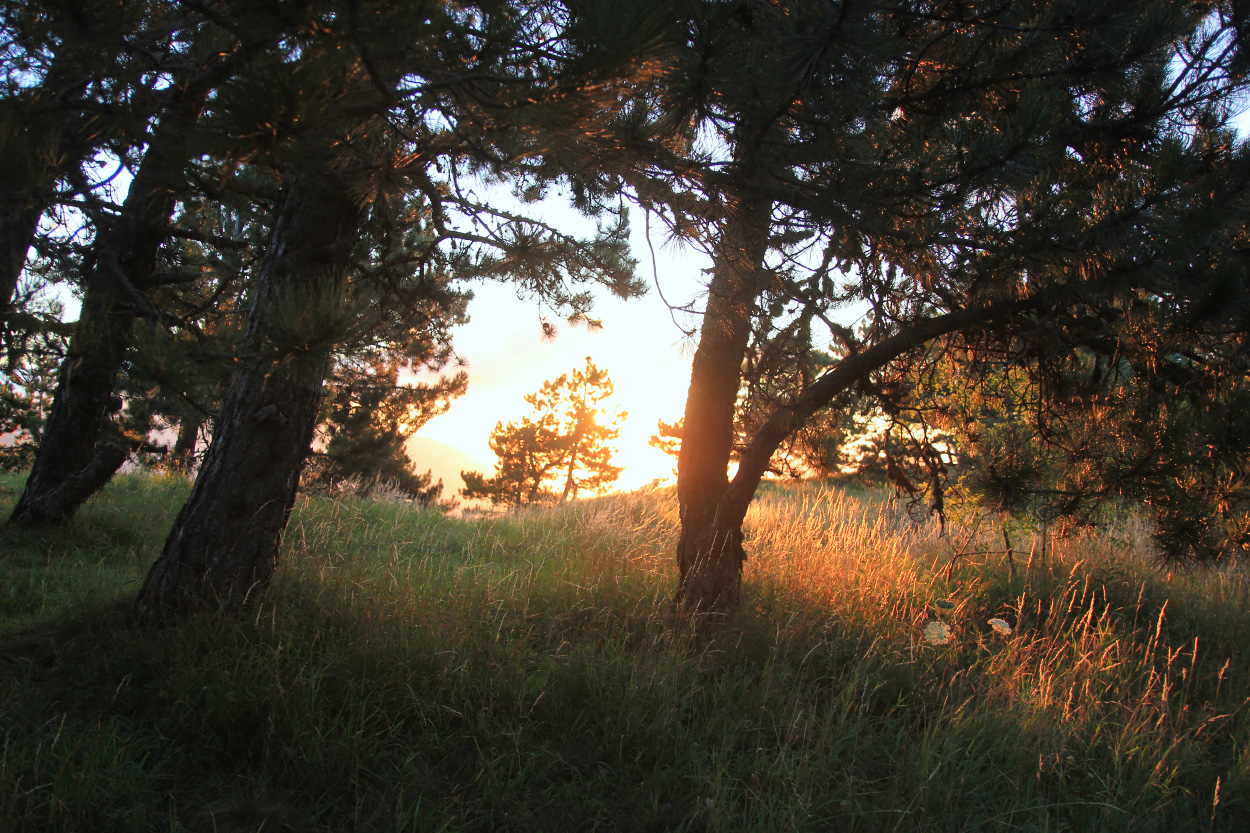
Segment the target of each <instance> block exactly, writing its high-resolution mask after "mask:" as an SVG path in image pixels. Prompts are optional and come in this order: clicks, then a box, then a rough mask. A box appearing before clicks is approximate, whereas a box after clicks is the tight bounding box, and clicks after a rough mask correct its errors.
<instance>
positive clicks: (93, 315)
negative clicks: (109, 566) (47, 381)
mask: <svg viewBox="0 0 1250 833" xmlns="http://www.w3.org/2000/svg"><path fill="white" fill-rule="evenodd" d="M206 94H207V90H201V91H200V92H199V93H198V94H197V95H190V96H185V97H183V98H182V99H180V100H179V102H178V103H177V105H176V106H175V108H174V109H173V110H171V111H170V112H168V113H167V114H166V116H165V117H164V118H162V119H161V122H160V125H159V126H158V128H157V130H156V134H155V136H154V137H153V139H152V143H151V146H150V147H149V148H148V151H147V153H146V154H145V155H144V157H143V163H142V165H141V166H140V168H139V172H138V173H137V174H136V175H135V178H134V181H133V182H131V185H130V190H129V192H128V193H127V196H126V201H125V203H124V204H123V206H122V211H121V214H120V216H119V217H118V218H117V220H116V221H114V222H113V223H112V224H110V225H108V226H105V227H102V228H99V229H97V231H96V240H95V243H94V244H93V246H92V261H93V266H92V269H91V272H90V273H89V274H88V275H86V276H85V280H84V285H85V286H84V295H83V303H82V309H81V311H80V312H79V317H78V323H77V324H76V325H75V327H74V335H73V337H72V338H71V339H70V343H69V350H68V351H67V353H66V355H65V358H64V359H63V360H62V362H61V367H60V369H59V371H58V374H57V387H56V394H55V397H54V399H53V402H52V408H51V410H50V412H49V414H48V421H47V424H46V425H45V427H44V432H43V437H42V439H41V441H40V443H39V450H38V452H37V454H36V456H35V463H34V466H33V467H32V469H31V473H30V476H29V477H28V478H27V480H26V487H25V489H24V490H23V492H22V496H21V498H20V499H19V500H18V502H17V506H15V507H14V509H13V514H12V515H11V516H10V518H9V523H13V524H17V525H20V526H42V525H49V524H59V523H65V522H66V521H68V520H69V519H70V518H71V517H73V515H74V513H75V512H77V511H78V507H79V506H81V505H82V503H83V501H85V500H86V499H87V498H88V497H90V496H91V494H93V493H94V492H95V491H96V490H98V489H99V488H100V487H101V486H103V485H104V484H105V483H107V482H108V480H109V478H110V477H112V476H113V474H114V472H116V471H117V469H118V468H119V467H120V466H121V464H122V463H123V462H124V461H125V459H126V456H127V452H126V451H125V450H124V449H122V448H120V447H118V446H116V445H112V444H108V443H106V444H103V445H101V446H100V447H99V448H97V443H98V441H99V439H100V435H101V433H102V432H103V430H104V426H105V424H106V423H107V421H108V418H109V415H110V414H112V413H114V412H116V411H117V410H118V409H119V408H120V407H121V403H120V401H119V400H118V399H117V398H116V396H115V394H114V385H115V383H116V380H117V374H118V372H119V371H120V369H121V365H122V360H123V358H124V357H125V354H126V350H127V349H129V347H130V344H131V340H132V334H131V328H132V325H133V324H134V320H135V318H136V317H137V316H138V315H140V314H142V313H143V312H144V309H143V307H144V304H145V301H144V299H143V295H142V292H143V290H144V289H145V288H147V287H148V286H149V284H150V283H151V281H152V278H153V275H154V273H155V270H156V262H157V252H158V251H159V249H160V246H161V243H162V242H163V241H164V239H165V230H166V226H167V224H168V222H169V218H170V215H171V214H172V212H173V208H174V202H175V195H176V189H177V187H178V186H179V184H180V182H181V179H182V176H181V174H182V169H183V166H184V165H185V163H186V160H187V155H188V152H189V143H188V138H189V135H188V134H189V133H190V127H191V126H192V125H193V124H194V123H195V121H196V120H197V119H198V118H199V115H200V112H201V111H202V109H203V106H204V100H205V96H206Z"/></svg>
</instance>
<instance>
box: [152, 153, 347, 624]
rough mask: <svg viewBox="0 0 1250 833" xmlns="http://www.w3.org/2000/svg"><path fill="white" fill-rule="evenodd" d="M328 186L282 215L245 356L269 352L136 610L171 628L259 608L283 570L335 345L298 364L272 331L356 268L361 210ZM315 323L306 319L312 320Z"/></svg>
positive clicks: (229, 403)
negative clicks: (187, 618)
mask: <svg viewBox="0 0 1250 833" xmlns="http://www.w3.org/2000/svg"><path fill="white" fill-rule="evenodd" d="M347 192H348V189H347V188H345V187H344V186H343V184H342V183H341V182H339V181H337V180H336V179H333V178H331V177H323V176H314V175H311V174H301V175H299V176H297V177H296V178H295V179H294V181H293V182H292V183H291V184H290V185H289V186H288V188H287V191H286V193H285V195H284V197H283V200H282V203H281V204H280V206H279V209H278V215H277V218H276V219H275V222H274V229H273V232H272V234H271V236H270V240H269V245H268V250H267V253H266V256H265V261H264V263H263V264H262V267H261V270H260V273H259V275H258V277H257V291H256V301H255V303H254V305H253V308H252V312H251V314H250V316H249V321H248V329H247V333H246V335H245V343H246V344H247V345H248V348H249V349H248V352H260V353H261V354H267V355H269V356H270V358H269V359H267V360H263V361H259V362H257V363H255V364H254V365H253V366H252V367H250V368H249V369H248V370H246V371H243V372H241V373H240V374H239V375H238V376H236V378H235V380H234V382H233V383H232V384H231V386H230V390H229V391H228V393H227V394H226V398H225V402H224V403H223V405H222V409H221V414H220V416H219V418H218V420H217V422H216V426H215V430H214V432H213V441H212V444H211V445H210V446H209V448H208V451H207V452H206V454H205V456H204V461H203V463H202V464H201V466H200V470H199V474H198V476H197V477H196V480H195V485H194V487H193V488H192V491H191V496H190V497H189V498H188V499H187V502H186V504H185V505H184V506H183V507H182V511H181V512H179V514H178V518H177V520H176V521H175V522H174V526H173V529H172V530H171V531H170V533H169V537H168V538H167V539H166V541H165V548H164V551H163V552H162V553H161V557H160V558H159V559H158V560H157V562H156V563H155V564H154V565H153V567H152V570H151V571H150V572H149V573H148V576H147V580H146V581H145V582H144V584H143V588H142V589H141V590H140V592H139V597H138V599H137V600H136V612H137V614H138V616H139V618H140V619H141V620H143V621H146V622H149V623H159V622H164V621H168V620H170V619H172V618H175V617H177V616H179V615H182V614H186V613H190V612H194V611H203V610H220V609H230V608H234V607H236V606H239V605H241V604H243V603H245V602H246V601H247V600H249V599H251V598H253V597H254V596H255V594H256V593H257V591H258V590H260V589H261V588H262V587H263V585H264V584H265V583H266V582H267V581H268V580H269V578H270V576H271V575H272V574H273V572H274V570H275V569H276V568H277V566H278V558H279V551H280V548H281V543H282V534H283V531H284V530H285V528H286V524H287V519H288V518H289V516H290V512H291V508H292V506H293V505H294V503H295V494H296V490H297V488H298V485H299V476H300V469H301V467H302V465H303V462H304V459H305V456H306V455H307V453H308V448H309V445H310V443H311V441H312V436H313V429H314V428H315V426H316V421H317V412H318V407H319V405H320V400H321V391H322V382H323V380H324V377H325V374H326V372H327V369H328V366H329V350H330V348H331V346H332V345H330V344H321V345H313V346H312V347H310V348H308V349H307V350H306V351H304V352H302V353H300V354H294V355H292V354H291V352H290V351H289V349H286V350H284V349H283V347H282V346H281V345H279V344H275V343H274V341H273V338H272V336H273V335H274V334H273V333H272V332H271V327H272V326H273V325H274V323H275V318H277V317H278V316H279V315H280V316H281V318H282V319H283V320H284V321H287V322H288V323H289V321H291V320H296V321H298V320H301V318H302V317H303V315H302V314H307V315H308V316H309V317H312V316H315V314H316V312H317V310H316V308H315V307H316V305H317V304H318V303H319V301H318V299H321V300H320V303H324V299H325V298H326V297H327V295H328V293H327V292H325V291H321V290H320V289H318V285H322V284H326V283H328V285H329V286H330V287H334V286H341V285H342V283H341V282H342V280H343V276H344V274H345V273H346V271H347V269H348V268H349V266H350V264H351V256H352V248H353V245H354V243H355V239H356V236H357V233H358V229H359V226H360V221H361V210H360V208H359V207H358V206H357V205H356V203H355V202H354V201H353V200H352V199H351V197H350V196H349V195H348V193H347ZM304 320H307V318H304Z"/></svg>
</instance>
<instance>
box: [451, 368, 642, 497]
mask: <svg viewBox="0 0 1250 833" xmlns="http://www.w3.org/2000/svg"><path fill="white" fill-rule="evenodd" d="M613 389H614V388H613V384H612V379H611V378H610V377H609V376H608V374H607V371H604V370H600V369H599V368H597V367H595V365H594V363H593V362H592V361H591V360H590V357H589V356H587V357H586V366H585V367H584V368H577V369H574V370H573V371H571V372H570V373H565V374H562V375H561V376H560V377H559V378H557V379H550V380H548V381H546V382H544V383H543V386H542V388H541V389H540V390H539V391H538V392H537V393H530V394H526V396H525V401H526V402H527V403H528V404H529V405H530V407H531V408H533V413H532V414H530V415H529V416H525V417H522V419H521V421H520V422H519V423H517V422H509V423H507V424H506V425H505V424H504V423H503V422H502V421H500V422H499V424H497V425H496V426H495V430H494V432H492V434H491V439H490V447H491V450H493V451H494V452H495V454H496V456H498V457H499V462H498V463H497V464H496V466H495V476H494V477H490V478H487V477H485V476H483V475H482V474H480V473H479V472H461V477H462V478H463V479H464V482H465V488H464V489H462V490H461V492H460V494H462V495H463V496H464V497H466V498H471V499H472V498H481V499H487V500H490V502H491V503H492V504H494V505H496V506H498V505H507V506H528V505H532V504H552V503H564V502H565V501H567V500H569V499H570V498H576V497H577V495H578V493H579V492H581V491H583V490H586V491H600V490H602V489H603V488H604V487H606V486H608V485H609V484H611V483H612V482H614V481H615V480H616V478H617V477H618V476H620V473H621V471H622V467H620V466H615V465H613V464H612V454H613V451H614V449H613V448H612V446H611V445H610V443H611V442H612V441H613V440H615V439H616V438H617V436H619V434H620V423H621V421H622V420H624V419H625V417H626V413H625V412H624V411H621V410H620V409H619V408H616V407H609V406H608V403H607V400H608V398H609V397H611V396H612V391H613ZM557 490H558V491H557Z"/></svg>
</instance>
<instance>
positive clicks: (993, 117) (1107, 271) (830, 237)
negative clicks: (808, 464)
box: [617, 0, 1247, 611]
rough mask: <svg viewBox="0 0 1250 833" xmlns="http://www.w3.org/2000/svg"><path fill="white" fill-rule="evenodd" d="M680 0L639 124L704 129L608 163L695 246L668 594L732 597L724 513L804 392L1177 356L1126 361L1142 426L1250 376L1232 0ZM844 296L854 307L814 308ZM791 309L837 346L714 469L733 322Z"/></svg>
mask: <svg viewBox="0 0 1250 833" xmlns="http://www.w3.org/2000/svg"><path fill="white" fill-rule="evenodd" d="M687 25H688V30H687V31H688V38H687V50H686V52H685V53H684V55H683V58H682V61H681V62H680V64H679V66H678V67H677V69H676V70H675V71H674V72H673V73H672V74H671V75H670V76H669V77H667V78H666V79H664V80H663V83H662V84H661V85H660V86H659V87H658V88H657V89H656V92H654V93H653V95H654V97H655V98H656V99H657V100H662V101H664V102H665V103H664V104H663V105H662V106H660V107H658V108H656V110H657V112H659V113H663V114H664V115H663V116H662V117H658V118H656V119H654V120H653V122H654V123H655V124H656V125H659V124H660V122H663V121H664V120H666V119H667V120H668V122H669V123H675V124H694V125H698V126H699V127H702V128H704V129H706V130H710V131H714V132H715V133H716V135H717V136H718V138H719V144H704V145H702V146H700V145H697V144H695V145H692V147H693V148H694V149H695V150H700V149H701V151H702V153H701V155H700V154H699V153H694V154H690V153H687V154H685V155H684V156H683V158H682V159H681V160H680V162H678V163H677V164H674V163H673V160H672V159H671V158H669V157H665V155H664V153H663V152H661V151H659V150H654V149H652V150H650V151H649V155H648V151H647V150H646V149H644V150H642V151H639V152H638V153H637V154H636V155H635V156H634V157H632V158H627V157H626V156H624V155H622V157H620V158H621V160H622V165H621V167H619V168H618V169H617V171H618V175H619V171H620V170H622V169H623V168H624V167H626V166H632V168H631V170H633V171H635V172H640V173H641V176H638V175H637V174H634V175H633V176H635V179H634V181H636V182H638V183H639V184H638V186H637V196H638V199H639V201H640V202H642V203H643V205H644V206H647V207H648V208H655V209H657V210H659V211H660V212H661V213H663V214H664V215H665V216H666V218H667V219H668V220H669V222H670V225H671V227H672V229H673V231H674V233H675V234H678V235H681V236H686V237H693V238H696V239H698V240H700V241H702V243H703V245H705V246H706V247H707V248H708V249H709V250H710V251H711V253H712V257H713V268H712V270H711V272H710V280H709V285H708V296H707V301H706V306H705V309H704V311H703V318H702V325H701V332H700V337H699V344H698V348H697V350H696V353H695V356H694V361H693V369H692V379H691V387H690V393H689V397H688V400H687V408H686V413H685V418H684V426H683V442H682V447H681V452H680V462H679V480H678V494H679V500H680V504H681V520H682V533H681V538H680V541H679V544H678V562H679V571H680V578H679V586H678V593H677V596H678V601H679V603H680V604H681V605H682V606H684V607H686V608H687V609H690V610H700V611H703V610H720V609H724V608H725V607H726V606H728V605H730V604H732V603H733V601H734V600H735V599H736V598H737V596H738V592H739V586H740V581H741V566H742V562H743V559H744V558H745V555H746V553H745V550H744V548H743V545H742V540H743V539H742V529H741V527H742V519H743V517H744V516H745V513H746V509H747V506H748V505H749V503H750V501H751V498H752V496H753V494H754V492H755V490H756V487H757V485H758V483H759V480H760V478H761V477H762V476H763V475H764V473H765V472H766V471H767V470H768V468H769V466H770V465H771V461H772V460H773V458H774V455H775V454H776V452H777V450H778V448H779V447H781V445H782V444H783V443H784V442H785V441H786V439H787V438H788V437H790V436H791V435H793V434H794V432H796V431H798V430H800V429H801V428H802V427H803V426H804V425H805V424H806V423H807V422H808V420H810V419H811V418H812V417H813V415H815V414H816V413H817V412H818V411H819V410H821V409H822V408H827V407H830V406H833V407H838V408H843V409H846V408H849V407H852V406H853V405H854V403H855V402H856V401H857V400H859V399H860V398H862V397H868V398H870V399H874V400H877V401H879V402H880V403H882V407H883V408H886V409H889V408H897V407H899V406H900V404H901V403H902V401H903V400H902V397H903V396H904V394H905V392H906V386H905V385H904V384H902V383H901V381H900V379H901V376H900V374H902V373H903V369H904V368H905V367H907V366H911V367H917V366H920V365H922V364H923V363H924V362H926V361H932V360H933V358H934V355H935V351H939V350H941V349H948V348H949V349H958V350H966V351H969V352H970V353H971V354H973V355H977V356H988V355H993V354H998V355H1003V356H1010V357H1014V358H1013V359H1012V360H1014V361H1018V362H1021V363H1023V364H1024V365H1027V366H1029V367H1031V368H1032V369H1033V370H1034V371H1035V372H1038V373H1048V372H1050V370H1051V369H1053V367H1054V365H1053V364H1052V365H1051V367H1050V368H1048V367H1047V366H1046V365H1045V364H1044V363H1042V362H1040V361H1039V358H1040V357H1041V356H1050V355H1051V354H1049V353H1048V352H1046V350H1059V351H1061V353H1062V351H1063V350H1065V349H1066V350H1069V351H1071V350H1073V349H1075V348H1076V347H1078V346H1080V347H1081V348H1083V349H1087V350H1093V351H1094V352H1098V353H1100V354H1102V355H1103V356H1104V361H1106V360H1108V359H1110V357H1119V358H1118V359H1117V360H1119V361H1122V360H1124V359H1123V357H1126V356H1128V355H1130V354H1131V355H1134V356H1138V357H1140V359H1139V360H1140V364H1137V365H1135V368H1136V369H1135V370H1134V373H1135V377H1136V378H1139V379H1143V380H1145V379H1155V380H1158V378H1159V377H1160V375H1161V374H1160V373H1159V372H1157V370H1154V371H1152V370H1151V369H1150V368H1152V367H1154V368H1160V367H1168V368H1170V370H1169V372H1170V373H1177V374H1178V376H1177V378H1179V379H1187V380H1188V381H1187V382H1185V384H1180V383H1179V382H1171V383H1169V384H1171V388H1170V389H1168V388H1167V386H1165V385H1161V384H1159V383H1158V382H1157V381H1155V382H1149V383H1146V382H1143V384H1142V387H1141V390H1142V392H1143V393H1142V397H1140V398H1138V399H1137V400H1136V401H1138V402H1140V403H1141V404H1142V405H1143V406H1145V405H1149V407H1148V408H1146V410H1145V411H1140V410H1139V412H1141V413H1149V414H1150V416H1149V417H1148V419H1149V420H1154V421H1155V423H1153V424H1158V420H1159V419H1160V418H1164V417H1165V415H1166V414H1167V413H1168V410H1167V409H1161V408H1160V407H1159V403H1160V402H1162V401H1164V399H1168V398H1170V399H1171V400H1172V401H1173V402H1174V403H1176V404H1179V401H1178V400H1177V399H1176V397H1180V398H1181V399H1184V398H1185V397H1186V396H1192V392H1194V391H1196V390H1198V389H1201V388H1202V387H1203V386H1204V385H1205V386H1208V387H1211V386H1216V385H1217V382H1218V381H1219V380H1221V379H1234V378H1239V377H1240V375H1244V374H1240V371H1239V370H1238V369H1237V368H1239V367H1240V363H1241V361H1242V359H1241V358H1239V357H1240V356H1241V355H1243V354H1242V353H1240V352H1239V351H1240V350H1241V347H1240V344H1241V339H1240V337H1239V336H1238V335H1237V333H1238V332H1244V331H1245V330H1244V326H1243V322H1242V318H1241V316H1242V315H1243V310H1244V308H1245V306H1244V303H1243V299H1244V298H1245V293H1244V280H1243V271H1242V270H1243V266H1242V264H1241V262H1240V259H1239V257H1238V256H1237V255H1236V254H1235V253H1236V251H1237V246H1236V243H1235V241H1236V240H1237V239H1239V237H1240V235H1241V229H1243V228H1244V219H1245V213H1244V212H1245V206H1246V200H1245V197H1246V190H1245V189H1246V184H1247V178H1246V176H1247V167H1246V166H1247V160H1246V154H1245V152H1244V150H1243V148H1241V147H1240V146H1239V145H1238V144H1237V143H1236V142H1235V141H1234V139H1233V135H1232V133H1231V130H1230V129H1229V127H1228V118H1229V114H1230V107H1231V103H1232V102H1233V101H1235V100H1236V96H1237V95H1238V94H1239V92H1240V90H1242V89H1243V86H1244V77H1243V75H1242V74H1241V71H1242V70H1241V69H1240V65H1239V63H1238V54H1239V53H1238V49H1239V47H1238V46H1237V43H1238V41H1237V37H1236V31H1235V30H1236V25H1237V20H1236V18H1235V15H1233V13H1232V9H1231V6H1230V5H1229V4H1220V3H1211V4H1191V3H1185V2H1172V1H1171V0H1139V2H1131V3H1123V2H1099V3H1085V4H1081V5H1080V6H1079V7H1075V6H1072V5H1071V4H1066V3H1031V2H1030V3H1023V2H1021V3H1016V2H1005V3H995V4H971V5H970V4H966V3H943V2H938V3H925V4H922V5H917V4H914V3H909V2H872V3H867V4H850V3H829V2H805V0H794V1H793V2H783V3H775V4H762V3H730V4H707V5H706V6H703V7H701V8H700V9H698V10H697V11H696V12H695V13H694V14H692V15H691V16H690V17H689V18H688V23H687ZM679 117H680V118H679ZM638 133H639V131H635V134H634V135H638ZM722 149H723V153H722V152H721V151H722ZM624 175H626V176H630V175H629V174H624ZM1217 298H1219V299H1223V300H1222V301H1217V300H1216V299H1217ZM775 301H780V302H781V303H780V305H779V308H778V309H777V310H776V312H774V311H773V310H772V309H770V308H769V307H770V306H771V304H772V303H773V302H775ZM1229 302H1231V303H1229ZM850 305H857V306H860V307H861V308H862V309H866V310H867V314H866V323H865V326H864V327H863V328H861V330H860V331H858V332H855V331H851V330H850V329H848V328H845V327H842V326H840V325H838V323H837V322H836V321H835V320H833V319H832V318H831V314H832V313H834V312H835V311H836V310H837V309H838V308H845V307H848V306H850ZM796 309H797V310H801V312H798V313H796V312H795V310H796ZM1180 311H1183V312H1180ZM761 315H764V316H766V317H767V319H769V320H771V322H772V323H771V324H770V326H769V327H761V326H760V322H761ZM796 315H799V316H804V315H806V316H809V317H810V318H811V320H813V321H815V320H823V321H825V323H826V324H827V327H828V333H829V337H830V338H831V339H832V340H833V342H834V345H835V347H836V348H837V349H836V351H835V352H837V353H838V354H839V355H840V356H841V358H840V359H839V360H838V361H836V362H835V363H834V364H833V365H832V366H830V367H828V368H827V369H825V370H824V371H823V372H820V373H819V374H817V375H814V376H813V377H812V378H810V379H802V378H793V379H792V383H791V384H790V385H789V387H788V389H786V390H785V392H784V395H779V396H776V397H775V401H774V402H772V403H770V404H769V406H768V407H767V408H766V409H765V410H763V411H761V412H760V413H759V414H758V415H757V417H756V418H755V426H756V427H755V428H754V430H753V431H752V433H751V435H750V436H749V437H747V438H746V441H745V442H743V443H742V444H741V447H740V450H739V451H738V459H739V465H738V468H737V471H736V472H735V473H734V474H733V476H732V478H731V477H730V474H729V463H730V460H731V457H732V455H733V454H734V452H735V446H736V445H738V443H737V442H736V441H735V437H736V436H738V430H737V427H736V426H735V413H736V412H737V411H736V408H737V405H738V403H739V401H740V397H741V396H742V393H743V388H744V377H743V368H744V361H745V360H746V359H747V358H748V351H749V348H750V347H751V345H752V343H753V342H752V339H753V338H754V339H756V343H757V345H758V341H759V339H761V338H763V339H768V340H771V339H773V338H775V337H779V336H784V334H785V333H786V332H787V330H788V328H789V327H790V326H791V322H792V321H793V320H795V316H796ZM1156 328H1160V329H1156ZM753 332H754V333H755V335H754V336H753V335H752V333H753ZM1161 332H1169V333H1182V332H1183V333H1184V336H1183V337H1182V336H1180V335H1177V336H1175V337H1172V336H1169V337H1168V338H1166V339H1159V338H1156V335H1157V334H1158V333H1161ZM1043 344H1046V345H1050V346H1049V347H1047V348H1046V350H1042V349H1041V348H1042V345H1043ZM756 350H757V352H758V353H759V354H761V355H763V354H764V353H765V352H766V351H765V350H764V349H763V348H762V347H759V346H757V347H756ZM1039 351H1040V352H1039ZM1104 351H1105V352H1104ZM1176 356H1188V358H1186V359H1185V360H1183V361H1178V360H1177V359H1176V358H1175V357H1176ZM1104 367H1105V365H1104ZM1182 370H1183V371H1184V372H1180V371H1182ZM1164 375H1166V374H1164ZM1186 385H1188V386H1189V387H1188V388H1186ZM1211 389H1212V390H1214V387H1211ZM1186 390H1188V391H1189V393H1186V392H1185V391H1186ZM781 392H782V391H781V389H779V390H778V393H781ZM1151 394H1153V395H1154V396H1156V397H1163V399H1157V400H1156V401H1155V403H1153V404H1151V403H1150V398H1149V397H1150V395H1151ZM1195 405H1196V403H1194V404H1191V406H1190V409H1191V410H1192V409H1193V408H1194V407H1195ZM1197 407H1198V408H1199V410H1201V409H1203V408H1204V407H1205V406H1201V405H1199V406H1197ZM1164 422H1165V423H1166V422H1167V420H1166V419H1164ZM1159 427H1162V426H1161V425H1160V426H1159ZM1178 430H1179V429H1178ZM1191 472H1192V473H1193V475H1194V476H1196V477H1201V473H1200V472H1198V471H1196V470H1191ZM1145 485H1146V484H1145V483H1143V486H1145ZM1192 491H1193V490H1191V492H1192ZM1211 509H1212V511H1215V512H1217V513H1218V512H1219V507H1218V505H1216V506H1212V507H1211ZM1173 526H1175V524H1173Z"/></svg>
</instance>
